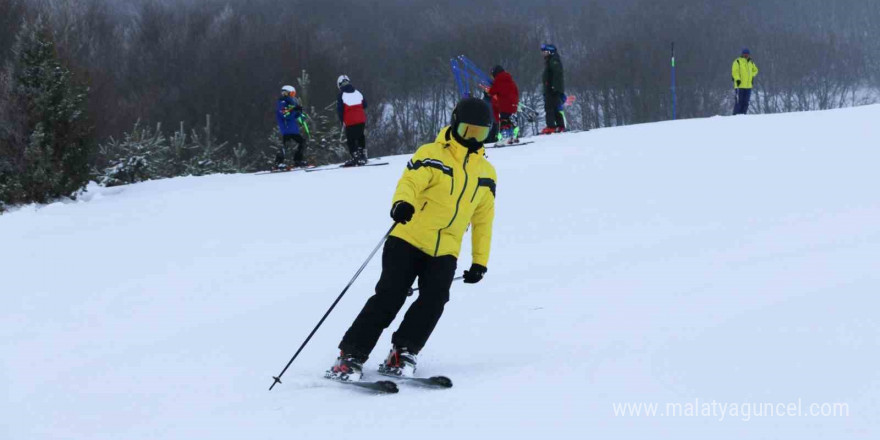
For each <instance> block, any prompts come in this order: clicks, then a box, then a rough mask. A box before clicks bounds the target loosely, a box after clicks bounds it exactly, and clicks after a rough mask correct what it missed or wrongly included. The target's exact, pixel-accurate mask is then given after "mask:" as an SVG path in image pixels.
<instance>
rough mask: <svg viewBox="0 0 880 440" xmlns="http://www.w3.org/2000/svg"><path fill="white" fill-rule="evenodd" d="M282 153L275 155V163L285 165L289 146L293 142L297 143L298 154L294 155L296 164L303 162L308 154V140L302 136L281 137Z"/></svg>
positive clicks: (289, 135) (287, 135)
mask: <svg viewBox="0 0 880 440" xmlns="http://www.w3.org/2000/svg"><path fill="white" fill-rule="evenodd" d="M281 142H282V144H283V145H282V146H281V151H279V152H278V154H277V155H275V163H276V164H281V163H284V161H285V160H286V157H287V150H288V149H289V145H290V143H291V142H296V143H297V145H298V146H297V148H296V153H294V154H293V160H294V162H302V161H303V157H304V156H305V154H306V139H305V138H304V137H302V135H300V134H285V135H284V136H282V137H281Z"/></svg>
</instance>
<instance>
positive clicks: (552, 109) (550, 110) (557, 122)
mask: <svg viewBox="0 0 880 440" xmlns="http://www.w3.org/2000/svg"><path fill="white" fill-rule="evenodd" d="M561 108H562V94H561V93H554V92H549V93H547V94H545V95H544V113H545V114H546V115H547V127H550V128H554V127H561V128H563V129H565V116H564V115H563V114H562V110H561Z"/></svg>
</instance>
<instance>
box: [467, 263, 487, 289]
mask: <svg viewBox="0 0 880 440" xmlns="http://www.w3.org/2000/svg"><path fill="white" fill-rule="evenodd" d="M487 270H489V269H486V266H480V265H479V264H471V268H470V270H466V271H464V282H465V283H468V284H476V283H479V282H480V280H482V279H483V275H485V274H486V271H487Z"/></svg>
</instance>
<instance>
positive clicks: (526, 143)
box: [486, 141, 535, 150]
mask: <svg viewBox="0 0 880 440" xmlns="http://www.w3.org/2000/svg"><path fill="white" fill-rule="evenodd" d="M534 143H535V141H527V142H517V143H515V144H500V145H498V144H496V145H493V146H491V147H486V149H487V150H491V149H493V148H507V147H518V146H520V145H528V144H534Z"/></svg>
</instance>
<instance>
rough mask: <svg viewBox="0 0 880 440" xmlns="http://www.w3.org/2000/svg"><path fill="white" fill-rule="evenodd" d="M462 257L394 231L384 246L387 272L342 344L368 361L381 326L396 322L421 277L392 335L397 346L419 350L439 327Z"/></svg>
mask: <svg viewBox="0 0 880 440" xmlns="http://www.w3.org/2000/svg"><path fill="white" fill-rule="evenodd" d="M456 264H457V260H456V258H455V257H453V256H451V255H445V256H442V257H432V256H430V255H428V254H426V253H424V252H422V251H420V250H419V249H418V248H416V247H415V246H413V245H411V244H409V243H408V242H406V241H405V240H403V239H400V238H397V237H389V238H388V240H387V241H386V242H385V247H384V249H383V251H382V275H381V276H380V277H379V283H378V284H376V293H375V294H374V295H373V296H372V297H370V299H369V300H367V303H366V305H364V308H363V309H362V310H361V312H360V314H358V316H357V318H355V320H354V323H352V325H351V327H350V328H349V329H348V331H347V332H345V336H344V337H343V338H342V342H340V343H339V349H340V350H342V352H343V353H345V354H347V355H350V356H354V357H357V358H360V359H361V360H362V361H366V359H367V357H369V355H370V352H372V351H373V347H375V346H376V343H377V342H378V341H379V337H380V336H381V335H382V331H383V330H384V329H386V328H388V326H389V325H391V322H392V321H394V318H395V316H397V313H398V312H399V311H400V309H401V308H402V307H403V304H404V303H405V302H406V297H407V295H408V294H409V288H410V287H411V286H412V283H413V281H415V279H416V277H418V279H419V291H418V295H419V296H418V298H416V300H415V302H413V303H412V305H411V306H410V307H409V310H407V312H406V315H404V318H403V322H401V323H400V327H399V328H398V329H397V331H396V332H394V335H392V337H391V343H392V344H394V346H396V347H405V348H407V349H408V350H409V351H410V352H412V353H418V352H419V351H420V350H421V349H422V347H424V346H425V342H427V341H428V337H430V336H431V333H432V332H433V331H434V327H435V326H436V325H437V321H439V320H440V315H442V314H443V308H444V306H445V305H446V302H447V301H449V288H450V286H452V279H453V278H454V277H455V267H456Z"/></svg>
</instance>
